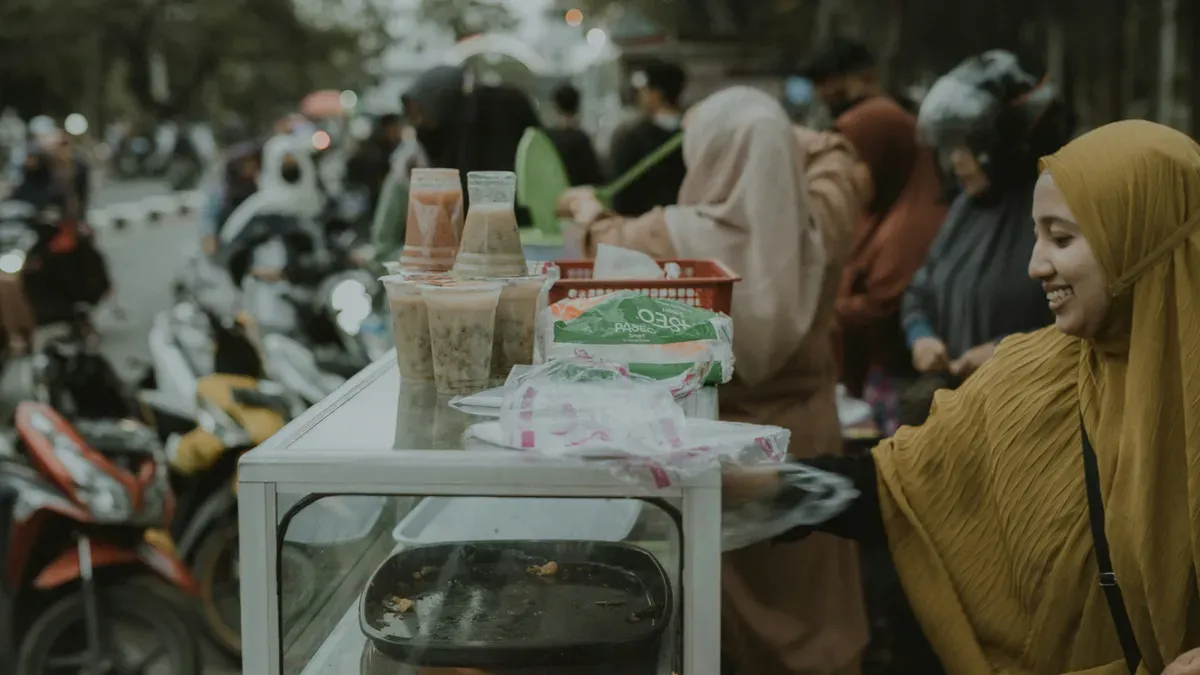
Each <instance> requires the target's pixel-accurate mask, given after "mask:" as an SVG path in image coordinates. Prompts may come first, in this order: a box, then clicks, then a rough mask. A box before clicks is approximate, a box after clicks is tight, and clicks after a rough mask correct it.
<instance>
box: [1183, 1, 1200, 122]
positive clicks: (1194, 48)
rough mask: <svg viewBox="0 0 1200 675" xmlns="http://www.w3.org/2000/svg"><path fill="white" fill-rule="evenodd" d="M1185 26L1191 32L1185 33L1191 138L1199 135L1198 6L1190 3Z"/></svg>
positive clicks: (1199, 21) (1199, 35)
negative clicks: (1186, 38) (1187, 56)
mask: <svg viewBox="0 0 1200 675" xmlns="http://www.w3.org/2000/svg"><path fill="white" fill-rule="evenodd" d="M1184 16H1185V23H1184V25H1185V26H1190V28H1191V30H1189V31H1187V36H1188V52H1189V57H1190V58H1188V60H1187V64H1188V71H1189V73H1188V76H1189V77H1188V79H1189V82H1190V83H1191V84H1190V86H1189V87H1188V93H1189V94H1190V96H1189V97H1188V98H1189V100H1188V104H1189V107H1190V108H1191V110H1190V111H1189V112H1190V113H1191V114H1190V115H1189V117H1190V118H1191V119H1190V120H1189V122H1191V124H1190V127H1191V134H1192V136H1193V137H1195V136H1197V135H1200V5H1198V4H1197V3H1194V2H1193V3H1191V4H1190V5H1189V6H1188V8H1187V11H1186V12H1185V15H1184Z"/></svg>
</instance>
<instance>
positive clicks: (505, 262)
mask: <svg viewBox="0 0 1200 675" xmlns="http://www.w3.org/2000/svg"><path fill="white" fill-rule="evenodd" d="M467 192H468V194H469V195H470V197H471V207H470V209H468V210H467V220H466V223H465V224H464V226H463V233H462V244H461V245H460V246H459V249H458V257H457V258H456V259H455V262H454V276H456V277H462V278H491V277H519V276H523V275H524V274H525V273H526V267H527V266H526V263H525V249H523V248H522V247H521V235H520V232H519V231H518V230H517V214H516V209H515V207H514V203H515V201H516V194H517V175H516V174H515V173H513V172H511V171H472V172H471V173H468V174H467Z"/></svg>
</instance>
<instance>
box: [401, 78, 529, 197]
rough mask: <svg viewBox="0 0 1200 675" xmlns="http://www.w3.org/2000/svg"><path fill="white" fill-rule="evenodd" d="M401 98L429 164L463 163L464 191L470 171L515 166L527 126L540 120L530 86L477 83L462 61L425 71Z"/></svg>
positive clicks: (451, 166) (459, 166)
mask: <svg viewBox="0 0 1200 675" xmlns="http://www.w3.org/2000/svg"><path fill="white" fill-rule="evenodd" d="M401 100H402V102H403V104H404V113H405V117H407V118H408V120H409V122H411V123H412V125H413V127H414V128H415V129H416V130H417V139H418V140H419V141H420V143H421V146H422V147H423V148H424V150H425V154H426V155H427V156H428V158H429V161H430V164H431V165H432V166H434V167H437V168H444V169H458V170H459V172H460V173H461V174H462V179H463V185H464V193H465V192H466V189H465V185H466V179H467V173H468V172H470V171H512V170H513V168H514V166H515V165H516V159H517V146H518V145H520V143H521V137H522V136H524V135H525V130H526V129H528V128H530V127H540V126H541V122H540V121H539V120H538V116H537V112H536V110H535V109H534V106H533V102H532V101H531V100H530V99H529V96H528V95H526V94H525V92H523V91H521V90H520V89H517V88H516V87H513V86H510V85H505V84H500V85H486V84H477V83H475V82H474V81H473V78H470V77H468V76H467V74H466V72H465V71H464V70H463V69H462V68H461V67H458V66H438V67H436V68H433V69H431V70H429V71H427V72H425V74H423V75H421V77H419V78H418V79H417V82H416V83H415V84H413V86H412V87H411V88H410V89H409V90H408V91H407V92H406V93H405V94H404V96H403V97H402V99H401Z"/></svg>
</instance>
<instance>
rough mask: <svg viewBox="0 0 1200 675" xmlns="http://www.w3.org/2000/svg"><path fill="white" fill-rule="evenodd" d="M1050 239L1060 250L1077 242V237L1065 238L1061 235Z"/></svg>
mask: <svg viewBox="0 0 1200 675" xmlns="http://www.w3.org/2000/svg"><path fill="white" fill-rule="evenodd" d="M1050 239H1051V241H1053V242H1054V245H1055V246H1057V247H1059V248H1066V247H1068V246H1070V245H1071V242H1072V241H1075V237H1064V236H1061V235H1060V236H1057V237H1051V238H1050Z"/></svg>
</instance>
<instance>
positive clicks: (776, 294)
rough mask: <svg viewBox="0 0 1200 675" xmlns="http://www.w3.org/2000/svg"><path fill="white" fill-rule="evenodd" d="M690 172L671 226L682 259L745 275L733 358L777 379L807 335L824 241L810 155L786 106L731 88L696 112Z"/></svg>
mask: <svg viewBox="0 0 1200 675" xmlns="http://www.w3.org/2000/svg"><path fill="white" fill-rule="evenodd" d="M683 159H684V162H686V164H687V167H688V170H687V177H686V178H685V179H684V181H683V187H682V188H680V191H679V205H678V206H674V207H671V208H668V209H667V229H668V231H669V232H670V236H671V243H672V245H673V246H674V247H675V250H676V251H678V252H679V254H680V255H681V256H682V257H684V258H715V259H718V260H721V261H722V262H724V263H725V264H727V265H729V266H730V267H731V268H733V270H734V271H735V272H737V273H738V274H740V275H741V276H742V281H741V282H740V283H738V284H736V285H735V286H734V290H733V307H734V311H733V323H734V334H735V338H736V339H735V340H734V355H735V356H736V357H737V371H738V374H739V378H740V379H741V380H742V381H743V382H744V383H745V384H747V385H751V386H753V385H755V384H759V383H762V382H764V381H766V380H768V379H770V378H771V377H772V376H773V375H775V374H776V373H777V372H778V370H779V369H780V368H781V367H782V366H783V365H784V364H785V363H786V362H787V359H788V357H789V356H791V354H792V352H794V351H795V350H796V349H797V348H798V347H799V346H800V343H801V342H802V341H803V340H804V338H805V337H806V336H807V335H808V332H809V329H810V328H811V326H812V323H813V320H814V317H815V314H816V310H817V305H818V304H819V299H820V294H821V288H822V282H823V276H824V273H825V258H826V250H825V244H824V242H823V241H822V238H821V233H820V230H819V229H818V227H817V224H816V223H815V222H814V221H813V217H812V214H811V212H810V210H809V207H808V204H807V201H806V200H807V195H808V185H807V182H806V180H805V177H804V159H803V157H802V156H801V153H800V147H799V144H798V143H797V142H796V138H795V135H794V132H793V130H792V125H791V122H790V121H789V120H788V117H787V115H786V114H785V113H784V111H783V108H782V107H780V105H779V104H778V103H777V102H776V101H775V100H774V99H773V98H771V97H770V96H769V95H767V94H766V93H765V92H762V91H759V90H757V89H753V88H750V87H731V88H729V89H725V90H723V91H720V92H718V93H716V94H713V95H712V96H710V97H708V98H707V99H705V100H704V101H703V102H701V103H700V104H699V105H697V106H696V107H695V109H694V110H693V111H692V112H691V113H690V114H689V119H688V126H687V131H686V136H685V139H684V143H683Z"/></svg>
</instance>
